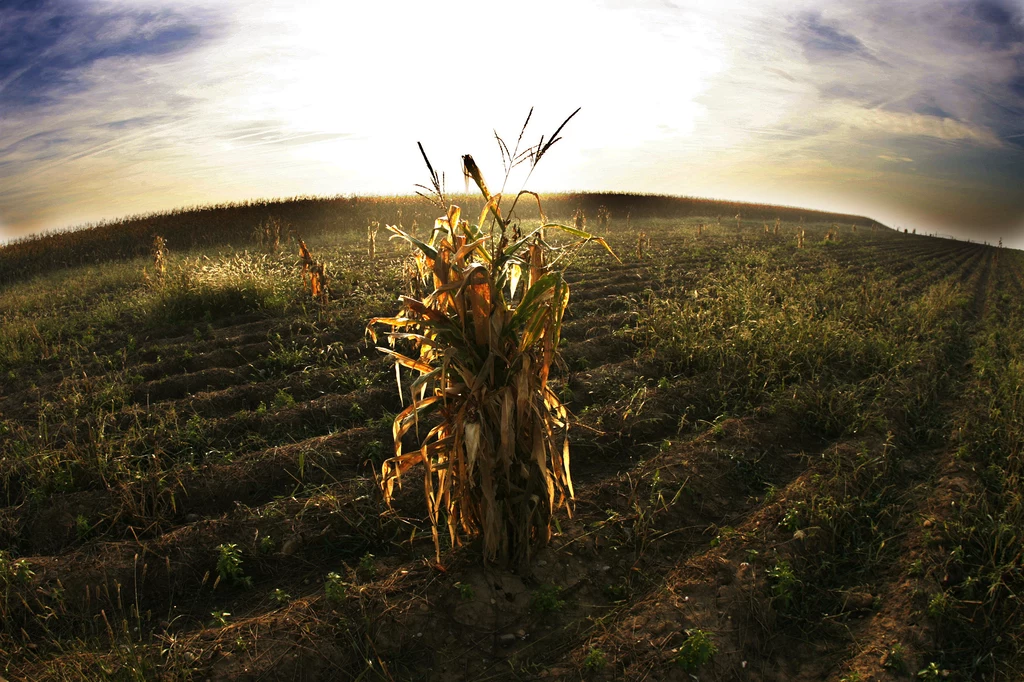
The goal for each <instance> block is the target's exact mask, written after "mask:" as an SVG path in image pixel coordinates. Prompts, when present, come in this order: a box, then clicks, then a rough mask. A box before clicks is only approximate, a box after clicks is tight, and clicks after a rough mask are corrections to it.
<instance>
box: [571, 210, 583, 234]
mask: <svg viewBox="0 0 1024 682" xmlns="http://www.w3.org/2000/svg"><path fill="white" fill-rule="evenodd" d="M572 224H573V225H574V226H575V227H576V229H577V230H585V229H587V214H586V213H584V212H583V207H582V206H580V207H578V208H577V209H576V211H575V212H574V213H573V214H572Z"/></svg>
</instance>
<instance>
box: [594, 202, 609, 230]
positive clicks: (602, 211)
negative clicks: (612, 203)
mask: <svg viewBox="0 0 1024 682" xmlns="http://www.w3.org/2000/svg"><path fill="white" fill-rule="evenodd" d="M611 222H612V214H611V211H609V210H608V207H607V206H605V205H604V204H602V205H601V206H598V207H597V226H598V227H600V228H602V229H604V228H607V227H608V225H609V224H611Z"/></svg>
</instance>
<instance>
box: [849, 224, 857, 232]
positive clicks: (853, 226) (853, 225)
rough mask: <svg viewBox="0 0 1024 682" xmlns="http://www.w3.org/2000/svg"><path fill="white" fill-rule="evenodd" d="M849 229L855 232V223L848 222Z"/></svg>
mask: <svg viewBox="0 0 1024 682" xmlns="http://www.w3.org/2000/svg"><path fill="white" fill-rule="evenodd" d="M850 229H851V230H853V232H854V233H855V234H856V232H857V223H850Z"/></svg>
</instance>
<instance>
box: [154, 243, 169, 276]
mask: <svg viewBox="0 0 1024 682" xmlns="http://www.w3.org/2000/svg"><path fill="white" fill-rule="evenodd" d="M153 272H154V273H156V276H157V279H159V280H160V281H163V279H164V275H166V274H167V242H166V241H164V238H163V237H161V236H160V235H155V236H154V237H153Z"/></svg>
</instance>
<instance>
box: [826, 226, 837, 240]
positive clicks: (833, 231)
mask: <svg viewBox="0 0 1024 682" xmlns="http://www.w3.org/2000/svg"><path fill="white" fill-rule="evenodd" d="M838 234H839V226H838V225H836V224H835V223H832V227H831V229H829V231H828V232H826V233H825V241H827V242H834V241H835V240H836V237H837V236H838Z"/></svg>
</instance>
